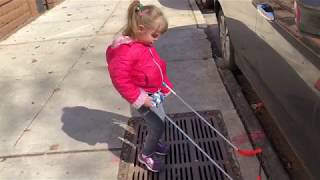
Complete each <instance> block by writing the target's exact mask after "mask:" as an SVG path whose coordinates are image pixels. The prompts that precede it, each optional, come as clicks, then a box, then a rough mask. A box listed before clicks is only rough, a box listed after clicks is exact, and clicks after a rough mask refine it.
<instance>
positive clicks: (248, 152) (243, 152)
mask: <svg viewBox="0 0 320 180" xmlns="http://www.w3.org/2000/svg"><path fill="white" fill-rule="evenodd" d="M238 153H239V154H240V155H242V156H255V155H257V154H260V153H262V149H261V148H257V149H255V150H242V149H238Z"/></svg>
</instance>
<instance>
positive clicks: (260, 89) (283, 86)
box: [214, 0, 320, 180]
mask: <svg viewBox="0 0 320 180" xmlns="http://www.w3.org/2000/svg"><path fill="white" fill-rule="evenodd" d="M311 1H312V3H315V4H312V5H313V6H312V7H311V8H310V6H308V3H309V2H311ZM260 2H262V1H261V0H247V1H245V0H236V1H232V0H214V10H215V13H216V15H217V19H218V25H219V35H220V42H221V51H222V56H223V59H224V60H225V61H226V62H227V64H228V66H229V68H231V69H233V68H235V67H238V68H239V69H240V70H241V71H242V73H243V74H244V75H245V76H246V78H247V79H248V80H249V82H250V84H251V85H252V87H253V88H254V90H255V91H256V93H257V94H258V96H259V97H260V98H261V100H262V101H263V103H264V105H265V106H266V108H267V110H268V111H269V112H270V114H271V116H272V117H273V119H274V121H275V123H276V125H277V126H278V127H279V129H280V131H281V134H282V135H283V136H284V137H285V139H286V141H287V142H288V144H289V146H290V148H291V149H292V150H293V152H294V153H295V155H296V157H297V158H298V159H299V161H300V162H301V164H302V165H303V167H304V169H305V170H306V173H307V176H308V179H317V180H318V179H320V171H319V162H320V155H319V152H320V143H319V142H320V89H319V82H320V80H319V79H320V36H319V35H320V34H319V31H320V30H319V25H320V18H319V6H320V1H319V0H297V2H295V1H294V0H267V1H264V2H267V3H263V4H260ZM295 3H296V5H298V9H300V12H302V13H303V14H300V15H303V17H301V16H300V17H298V18H300V19H299V20H298V21H297V22H298V23H300V24H296V18H295V17H296V12H297V11H295V8H294V4H295ZM314 17H318V18H314ZM301 18H302V19H301ZM301 20H302V21H301ZM301 25H303V28H302V29H301Z"/></svg>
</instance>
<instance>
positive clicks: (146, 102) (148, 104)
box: [143, 96, 153, 107]
mask: <svg viewBox="0 0 320 180" xmlns="http://www.w3.org/2000/svg"><path fill="white" fill-rule="evenodd" d="M152 100H153V99H152V97H150V96H148V97H146V98H145V100H144V103H143V105H144V106H146V107H152V106H153V104H152Z"/></svg>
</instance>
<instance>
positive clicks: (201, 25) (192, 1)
mask: <svg viewBox="0 0 320 180" xmlns="http://www.w3.org/2000/svg"><path fill="white" fill-rule="evenodd" d="M188 2H189V5H190V8H191V10H192V14H193V16H194V19H195V20H196V22H197V27H198V28H207V27H208V25H207V23H206V21H205V19H204V17H203V15H202V13H201V11H200V9H199V8H198V5H197V3H196V1H195V0H188Z"/></svg>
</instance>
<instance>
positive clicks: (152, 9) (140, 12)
mask: <svg viewBox="0 0 320 180" xmlns="http://www.w3.org/2000/svg"><path fill="white" fill-rule="evenodd" d="M127 19H128V21H127V25H126V26H125V29H124V31H123V32H122V34H123V35H125V36H130V37H134V36H135V35H136V34H137V32H138V26H139V25H143V26H144V27H146V28H147V29H156V30H158V31H159V32H160V33H161V34H163V33H165V32H166V31H167V30H168V21H167V19H166V18H165V16H164V14H163V13H162V11H161V10H160V9H159V8H158V7H156V6H154V5H146V6H142V4H141V3H140V1H136V0H135V1H133V2H132V3H131V4H130V5H129V8H128V17H127Z"/></svg>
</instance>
